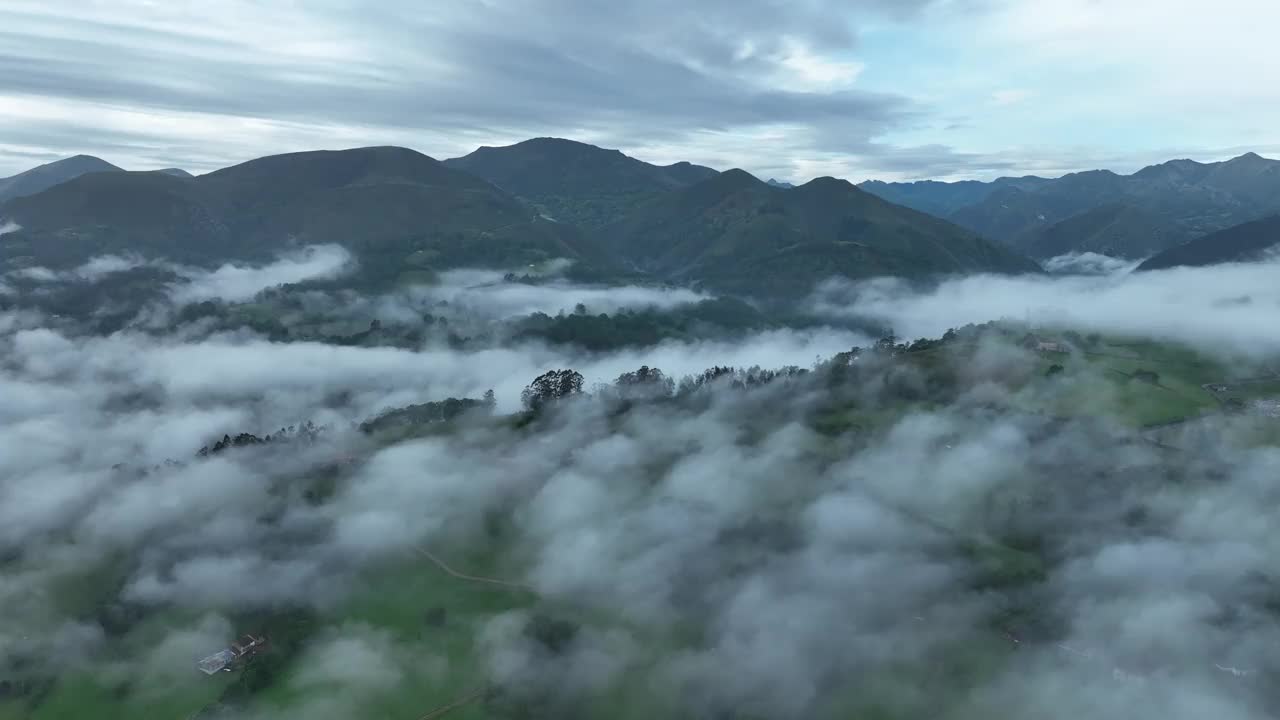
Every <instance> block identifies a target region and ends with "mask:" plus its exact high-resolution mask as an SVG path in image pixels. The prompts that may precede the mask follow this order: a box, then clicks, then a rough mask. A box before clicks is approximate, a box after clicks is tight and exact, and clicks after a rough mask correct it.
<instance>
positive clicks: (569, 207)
mask: <svg viewBox="0 0 1280 720" xmlns="http://www.w3.org/2000/svg"><path fill="white" fill-rule="evenodd" d="M445 165H448V166H449V167H451V168H456V169H459V170H464V171H466V172H469V173H471V174H473V175H475V176H477V177H481V178H484V179H485V180H488V181H489V182H491V183H493V184H494V185H497V186H498V187H500V188H502V189H503V190H505V191H507V192H509V193H512V194H513V195H517V196H519V197H521V198H524V199H526V200H528V201H529V202H531V203H533V204H534V205H536V206H537V207H538V209H539V210H540V211H541V212H544V213H546V214H547V215H549V216H551V217H553V218H555V219H556V220H559V221H561V222H566V223H572V224H577V225H581V226H583V227H600V226H602V225H605V224H607V223H609V222H611V221H613V220H615V219H616V218H617V217H618V216H619V215H620V214H622V213H624V212H626V211H628V210H630V209H632V208H634V207H635V206H636V205H638V204H640V203H642V202H643V201H645V200H647V199H649V198H651V197H653V196H654V195H657V194H660V193H664V192H668V191H670V190H675V189H679V188H682V187H687V186H689V185H692V184H694V183H697V182H700V181H702V180H706V179H707V178H709V177H712V176H714V175H715V174H716V171H715V170H712V169H711V168H707V167H702V166H700V165H693V164H691V163H687V162H682V163H676V164H674V165H667V166H665V167H663V166H658V165H650V164H649V163H646V162H642V161H640V160H636V159H635V158H632V157H628V156H627V155H624V154H622V153H621V152H619V151H617V150H605V149H603V148H598V147H596V146H594V145H588V144H586V143H580V142H575V141H573V140H561V139H558V138H535V139H533V140H526V141H524V142H522V143H517V144H515V145H509V146H507V147H482V148H480V149H478V150H476V151H475V152H473V153H471V154H470V155H467V156H465V157H460V158H454V159H452V160H446V161H445Z"/></svg>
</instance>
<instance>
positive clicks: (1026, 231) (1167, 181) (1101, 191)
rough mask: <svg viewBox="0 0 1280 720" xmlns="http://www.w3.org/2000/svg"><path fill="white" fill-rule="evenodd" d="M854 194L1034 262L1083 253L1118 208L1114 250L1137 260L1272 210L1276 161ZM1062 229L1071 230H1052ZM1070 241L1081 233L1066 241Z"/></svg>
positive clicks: (889, 186) (882, 188) (1277, 194)
mask: <svg viewBox="0 0 1280 720" xmlns="http://www.w3.org/2000/svg"><path fill="white" fill-rule="evenodd" d="M861 187H862V188H863V189H865V190H867V191H868V192H872V193H875V194H877V195H880V196H881V197H883V198H885V199H886V200H889V201H891V202H896V203H899V204H903V205H906V206H908V207H912V208H915V209H917V210H921V211H924V212H929V213H931V214H934V215H937V216H939V217H944V218H947V219H950V220H952V221H954V222H956V223H957V224H960V225H963V226H965V227H967V228H969V229H971V230H974V231H975V232H978V233H981V234H982V235H984V236H986V237H990V238H992V239H995V240H999V241H1001V242H1003V243H1005V244H1007V245H1009V246H1010V247H1012V248H1014V249H1015V250H1018V251H1020V252H1024V253H1027V254H1029V255H1032V256H1033V257H1046V255H1045V254H1044V253H1045V252H1046V251H1045V250H1043V249H1041V248H1045V247H1052V248H1054V249H1056V250H1062V249H1064V248H1065V249H1067V251H1081V250H1086V249H1089V248H1090V247H1091V246H1094V245H1096V244H1097V242H1098V238H1097V236H1096V231H1097V230H1098V228H1099V227H1100V226H1101V227H1105V226H1106V225H1107V224H1108V222H1109V221H1108V220H1107V218H1108V217H1112V216H1114V214H1115V213H1116V212H1117V208H1116V206H1120V207H1124V208H1127V210H1126V211H1125V212H1126V213H1127V214H1125V215H1123V216H1122V217H1120V218H1119V219H1120V226H1126V225H1127V226H1128V227H1129V229H1130V230H1131V231H1132V232H1134V233H1136V236H1137V237H1136V239H1135V241H1134V242H1131V243H1126V244H1124V246H1117V247H1115V249H1116V250H1117V252H1119V253H1121V254H1123V255H1126V256H1127V257H1135V258H1136V257H1143V256H1145V255H1147V254H1149V253H1151V252H1158V251H1161V250H1165V249H1167V248H1170V247H1174V246H1176V245H1178V244H1180V243H1182V242H1186V241H1187V240H1190V239H1191V238H1194V237H1199V236H1201V235H1204V234H1207V233H1211V232H1215V231H1217V230H1222V229H1225V228H1227V227H1231V226H1232V225H1236V224H1239V223H1242V222H1246V221H1249V220H1254V219H1257V218H1260V217H1264V216H1266V215H1269V214H1271V213H1274V212H1277V211H1280V162H1278V161H1275V160H1268V159H1266V158H1262V157H1260V156H1258V155H1257V154H1254V153H1248V154H1246V155H1242V156H1240V157H1237V158H1234V159H1232V160H1228V161H1225V162H1218V163H1198V162H1195V161H1193V160H1171V161H1169V162H1166V163H1161V164H1159V165H1152V166H1150V167H1146V168H1143V169H1142V170H1139V171H1138V172H1136V173H1134V174H1132V175H1117V174H1116V173H1112V172H1110V171H1107V170H1091V171H1087V172H1080V173H1071V174H1069V175H1064V176H1063V177H1060V178H1056V179H1052V180H1047V179H1044V178H1035V177H1028V178H1000V179H997V180H995V181H993V182H989V183H981V182H974V181H964V182H957V183H939V182H930V181H925V182H916V183H882V182H875V181H871V182H867V183H863V185H862V186H861ZM1095 213H1096V214H1095ZM1073 219H1074V220H1073ZM1068 220H1073V222H1071V223H1069V224H1066V225H1062V226H1059V224H1060V223H1063V222H1064V221H1068ZM1055 226H1058V227H1055ZM1074 232H1079V233H1080V234H1079V235H1078V236H1075V239H1074V240H1073V239H1072V235H1071V233H1074ZM1046 236H1052V238H1053V239H1052V240H1046V239H1045V237H1046Z"/></svg>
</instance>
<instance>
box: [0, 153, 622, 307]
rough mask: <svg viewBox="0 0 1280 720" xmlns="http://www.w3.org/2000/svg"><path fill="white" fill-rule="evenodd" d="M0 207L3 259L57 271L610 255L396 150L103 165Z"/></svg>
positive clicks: (388, 268) (388, 276) (499, 261)
mask: <svg viewBox="0 0 1280 720" xmlns="http://www.w3.org/2000/svg"><path fill="white" fill-rule="evenodd" d="M2 210H3V212H2V213H0V214H3V215H4V216H5V217H8V218H11V219H12V220H13V221H15V222H17V223H18V224H19V225H21V226H22V230H20V231H19V232H16V233H12V234H10V235H8V236H6V242H5V244H4V246H3V248H0V252H2V253H3V257H6V258H8V259H10V260H14V259H16V258H19V257H23V259H24V260H25V261H26V262H34V263H38V264H42V265H53V266H57V265H65V264H68V263H74V262H81V261H83V260H84V259H86V258H88V257H90V256H92V255H94V254H99V253H104V252H126V251H133V252H142V253H144V254H154V255H160V256H163V257H167V258H169V259H172V260H176V261H180V262H192V263H205V264H211V263H217V262H223V261H226V260H229V259H237V258H239V259H252V258H266V257H269V256H271V255H273V254H275V253H277V252H279V251H280V250H281V249H284V248H286V247H290V246H292V245H295V244H309V243H329V242H333V243H339V244H342V245H343V246H345V247H347V248H348V249H350V250H352V251H353V252H354V253H355V254H356V256H357V258H358V259H359V261H360V267H361V274H362V278H364V279H365V280H367V281H369V282H374V283H382V282H387V281H390V280H392V279H393V278H395V277H396V276H399V275H401V274H404V273H412V272H417V271H427V272H429V271H433V270H439V269H444V268H449V267H457V266H460V265H476V264H483V265H491V266H502V265H515V264H520V265H523V264H527V263H533V262H537V261H540V260H545V259H549V258H555V257H569V258H575V259H579V260H582V261H585V262H588V263H607V257H606V256H605V255H604V254H603V253H601V252H600V251H599V250H598V248H597V247H596V246H595V245H594V244H593V243H592V242H591V241H590V240H589V239H587V238H586V237H585V236H584V235H583V234H582V233H581V232H579V231H578V230H577V229H576V228H573V227H571V226H568V225H564V224H561V223H556V222H552V221H549V220H545V219H542V218H539V217H538V216H537V214H536V213H535V212H533V211H532V210H530V209H529V208H528V207H526V206H525V205H523V204H522V203H520V202H519V201H518V200H516V199H515V198H513V197H511V196H510V195H507V194H506V193H504V192H502V191H501V190H499V189H497V188H495V187H494V186H493V185H491V184H489V183H487V182H485V181H483V180H481V179H479V178H476V177H474V176H472V175H469V174H467V173H464V172H460V171H457V170H453V169H450V168H448V167H446V166H444V165H443V164H441V163H439V162H437V161H436V160H433V159H431V158H429V157H427V156H426V155H422V154H421V153H417V152H414V151H412V150H407V149H404V148H393V147H378V148H360V149H356V150H342V151H317V152H304V153H292V154H288V155H275V156H270V157H265V158H260V159H257V160H252V161H249V162H246V163H243V164H240V165H236V166H233V167H230V168H226V169H223V170H219V171H217V172H214V173H210V174H208V175H202V176H200V177H197V178H181V177H176V176H173V175H169V174H166V173H156V172H136V173H135V172H118V173H109V174H107V173H97V174H92V175H86V176H83V177H80V178H77V179H75V180H72V181H70V182H67V183H64V184H62V185H58V186H56V187H53V188H50V189H49V190H47V191H45V192H43V193H40V194H38V195H35V196H32V197H27V198H18V199H16V200H13V201H11V202H9V203H7V204H6V205H5V206H4V207H3V208H2Z"/></svg>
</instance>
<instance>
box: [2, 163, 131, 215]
mask: <svg viewBox="0 0 1280 720" xmlns="http://www.w3.org/2000/svg"><path fill="white" fill-rule="evenodd" d="M97 172H122V170H121V169H120V168H118V167H116V166H115V165H112V164H111V163H109V162H107V161H106V160H100V159H98V158H96V157H93V156H91V155H76V156H75V157H69V158H67V159H65V160H58V161H56V162H51V163H48V164H46V165H41V166H39V167H34V168H31V169H30V170H27V171H26V172H21V173H18V174H17V175H13V176H11V177H7V178H0V204H2V203H4V202H5V201H6V200H11V199H13V198H16V197H25V196H27V195H35V194H36V193H38V192H42V191H44V190H47V189H49V188H51V187H53V186H54V185H58V184H60V183H64V182H66V181H68V180H72V179H74V178H78V177H80V176H81V175H84V174H86V173H97Z"/></svg>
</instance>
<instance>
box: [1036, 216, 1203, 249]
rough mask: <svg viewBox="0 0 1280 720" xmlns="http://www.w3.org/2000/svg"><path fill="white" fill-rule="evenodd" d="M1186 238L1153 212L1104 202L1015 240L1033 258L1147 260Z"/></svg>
mask: <svg viewBox="0 0 1280 720" xmlns="http://www.w3.org/2000/svg"><path fill="white" fill-rule="evenodd" d="M1186 239H1187V238H1186V234H1185V232H1184V231H1183V230H1182V229H1180V228H1178V227H1177V226H1176V225H1174V224H1173V223H1171V222H1167V221H1165V220H1162V219H1161V218H1160V217H1159V216H1157V215H1156V214H1154V213H1151V212H1148V211H1146V210H1143V209H1141V208H1138V207H1134V206H1133V205H1129V204H1126V203H1108V204H1105V205H1099V206H1097V207H1095V208H1091V209H1089V210H1085V211H1084V212H1082V213H1079V214H1077V215H1072V216H1071V217H1069V218H1067V219H1066V220H1063V221H1061V222H1057V223H1054V224H1052V225H1050V226H1048V227H1044V228H1037V229H1035V230H1032V231H1029V232H1027V233H1026V234H1025V235H1023V236H1022V237H1020V238H1019V240H1018V246H1019V247H1020V248H1021V249H1022V251H1023V252H1024V253H1026V254H1027V255H1029V256H1031V257H1034V258H1052V257H1057V256H1059V255H1066V254H1069V253H1073V252H1095V253H1100V254H1103V255H1116V256H1120V257H1147V256H1150V255H1152V254H1154V253H1157V252H1159V251H1161V250H1163V249H1165V248H1168V247H1171V246H1174V245H1177V244H1178V243H1181V242H1184V241H1185V240H1186Z"/></svg>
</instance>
